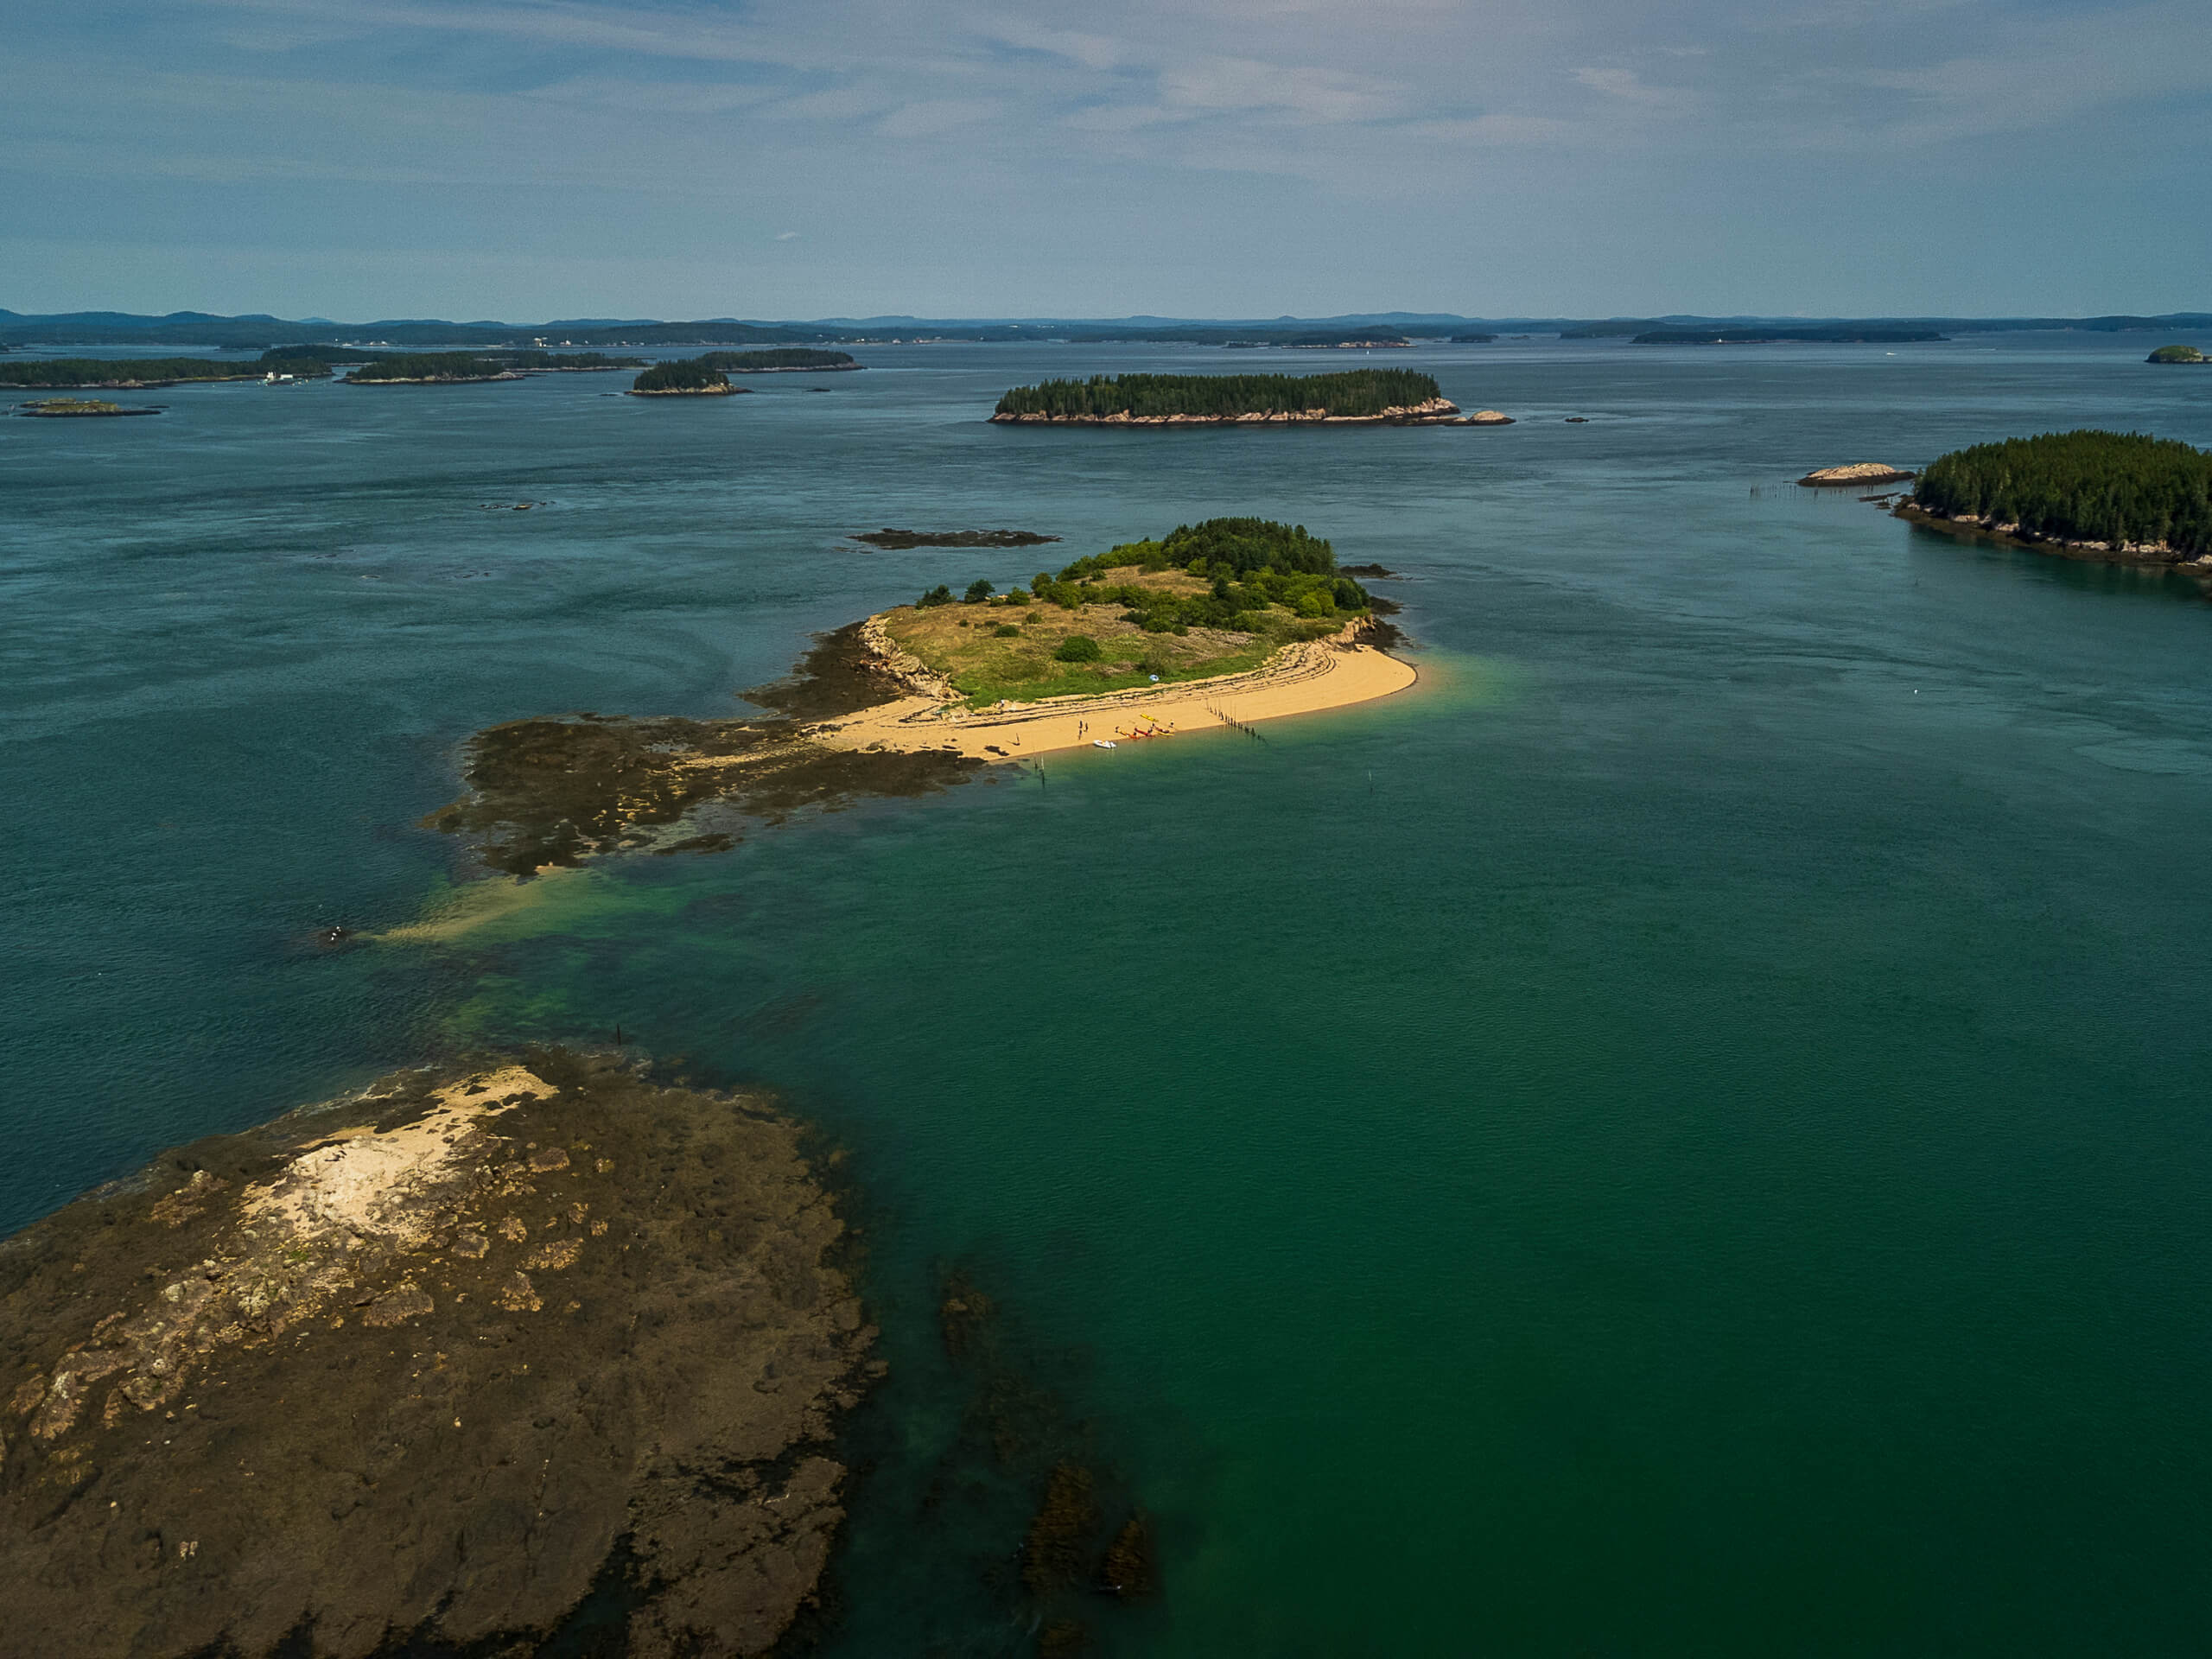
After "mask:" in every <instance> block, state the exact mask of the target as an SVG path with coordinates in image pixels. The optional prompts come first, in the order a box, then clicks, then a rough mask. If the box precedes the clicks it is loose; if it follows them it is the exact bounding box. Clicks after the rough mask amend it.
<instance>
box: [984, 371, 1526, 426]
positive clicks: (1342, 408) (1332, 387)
mask: <svg viewBox="0 0 2212 1659" xmlns="http://www.w3.org/2000/svg"><path fill="white" fill-rule="evenodd" d="M991 419H992V420H993V421H995V422H999V423H1012V424H1017V425H1049V426H1235V425H1255V426H1321V425H1331V426H1336V425H1344V424H1349V423H1363V424H1366V425H1372V426H1510V425H1511V424H1512V421H1511V419H1510V417H1509V416H1504V415H1501V414H1499V413H1498V412H1497V410H1492V409H1485V410H1478V412H1476V413H1475V414H1473V415H1463V414H1461V413H1460V412H1459V405H1458V404H1455V403H1452V402H1451V401H1450V400H1449V399H1447V398H1446V397H1445V396H1444V395H1443V393H1442V392H1441V391H1439V390H1438V387H1437V385H1436V382H1435V380H1434V379H1433V378H1431V377H1430V376H1428V375H1426V374H1417V373H1415V372H1413V371H1411V370H1409V369H1353V370H1351V371H1350V372H1346V373H1343V374H1308V375H1294V374H1124V375H1114V376H1109V375H1103V374H1102V375H1095V376H1093V377H1092V378H1090V379H1089V380H1047V381H1046V382H1044V383H1043V384H1042V385H1034V386H1016V387H1015V388H1014V390H1012V391H1008V392H1007V394H1006V395H1005V396H1004V397H1001V398H1000V399H999V404H998V408H997V410H995V411H994V412H993V414H992V416H991Z"/></svg>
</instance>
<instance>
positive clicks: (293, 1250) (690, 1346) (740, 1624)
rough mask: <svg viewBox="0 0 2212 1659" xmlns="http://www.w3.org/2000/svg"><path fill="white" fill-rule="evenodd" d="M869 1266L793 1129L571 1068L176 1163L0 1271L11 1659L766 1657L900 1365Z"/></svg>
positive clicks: (492, 1072) (500, 1066)
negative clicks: (865, 1283) (838, 1435)
mask: <svg viewBox="0 0 2212 1659" xmlns="http://www.w3.org/2000/svg"><path fill="white" fill-rule="evenodd" d="M848 1237H849V1235H848V1230H847V1229H846V1227H845V1224H844V1223H843V1222H842V1220H841V1219H840V1217H839V1216H838V1214H837V1211H836V1205H835V1204H834V1203H833V1202H832V1200H831V1198H830V1196H829V1193H828V1192H826V1190H825V1189H824V1187H823V1183H822V1181H821V1179H819V1176H818V1174H817V1171H816V1169H815V1167H814V1166H813V1165H812V1163H811V1162H810V1160H809V1158H808V1157H807V1155H806V1154H805V1151H804V1143H803V1135H802V1130H801V1128H800V1126H799V1125H798V1124H797V1123H795V1122H792V1121H791V1120H790V1119H788V1118H786V1117H785V1116H783V1115H781V1114H780V1113H779V1111H777V1110H776V1109H775V1108H774V1107H773V1106H772V1104H771V1103H768V1102H766V1101H765V1100H763V1099H760V1098H758V1097H753V1096H737V1095H729V1094H721V1093H715V1092H711V1091H707V1090H696V1089H690V1088H685V1087H680V1086H667V1085H663V1084H657V1083H654V1082H652V1081H651V1080H649V1079H648V1078H647V1077H645V1075H644V1074H643V1073H642V1072H641V1071H639V1069H638V1068H637V1067H635V1066H632V1065H626V1064H622V1063H620V1062H618V1061H617V1060H615V1059H613V1058H607V1057H597V1058H594V1057H587V1056H578V1055H574V1054H569V1053H563V1052H559V1051H551V1052H543V1053H538V1054H534V1055H531V1056H530V1057H528V1058H526V1060H524V1061H522V1062H515V1061H505V1062H500V1061H493V1062H488V1063H486V1064H483V1065H478V1066H475V1067H474V1068H470V1069H467V1070H454V1071H447V1072H445V1073H443V1074H438V1073H432V1072H410V1073H402V1074H400V1075H398V1076H397V1077H391V1078H387V1079H385V1081H384V1082H382V1083H380V1084H377V1085H375V1086H373V1087H372V1088H371V1089H369V1090H365V1091H363V1092H362V1093H360V1094H359V1095H356V1096H349V1097H347V1098H346V1099H343V1100H340V1101H336V1102H333V1103H327V1104H325V1105H321V1106H318V1107H315V1108H311V1109H303V1110H302V1111H298V1112H295V1113H292V1114H289V1115H288V1116H284V1117H282V1118H279V1119H277V1121H275V1122H272V1123H270V1124H268V1125H266V1126H265V1127H264V1128H259V1129H254V1130H250V1131H247V1132H246V1133H245V1134H242V1135H221V1136H213V1137H210V1138H209V1139H207V1140H205V1141H197V1142H194V1144H193V1145H191V1146H189V1147H181V1148H179V1149H178V1150H176V1151H175V1152H172V1153H169V1154H164V1155H163V1156H162V1158H160V1159H158V1160H156V1161H155V1163H154V1164H152V1165H151V1166H149V1167H148V1168H147V1169H146V1170H145V1171H143V1172H142V1173H141V1174H139V1175H138V1176H137V1177H134V1178H132V1179H130V1180H128V1181H124V1182H119V1183H117V1184H115V1185H112V1186H110V1187H106V1188H103V1189H100V1190H99V1191H98V1192H93V1193H92V1194H89V1195H87V1196H86V1198H81V1199H79V1201H78V1202H77V1203H75V1204H73V1205H69V1206H68V1207H67V1208H66V1209H63V1210H61V1211H58V1212H57V1213H56V1214H54V1215H53V1216H50V1217H48V1218H47V1219H45V1220H44V1221H41V1222H39V1223H37V1224H34V1225H33V1226H31V1227H29V1228H28V1229H26V1230H24V1231H22V1233H19V1234H17V1235H16V1236H15V1237H13V1238H11V1239H10V1240H8V1241H6V1242H5V1243H4V1245H0V1368H4V1369H0V1399H4V1401H5V1405H4V1408H0V1459H3V1460H0V1567H4V1569H5V1573H6V1578H7V1582H8V1584H9V1586H10V1589H9V1619H10V1645H11V1647H15V1648H16V1649H17V1650H20V1651H23V1652H27V1653H31V1652H36V1653H51V1654H61V1653H86V1654H92V1653H100V1654H124V1653H129V1654H132V1655H137V1656H143V1659H188V1656H197V1655H201V1654H207V1653H213V1652H218V1651H219V1652H224V1653H228V1654H233V1655H236V1656H240V1659H261V1656H264V1655H269V1654H273V1653H276V1652H278V1651H283V1652H292V1651H295V1650H296V1651H300V1652H305V1651H308V1650H309V1648H310V1646H311V1649H312V1651H313V1652H314V1653H315V1654H316V1655H318V1656H323V1659H368V1656H370V1655H372V1654H376V1653H381V1652H387V1651H397V1650H403V1649H404V1650H405V1651H409V1652H426V1651H446V1652H450V1651H461V1650H466V1651H468V1652H472V1653H474V1652H486V1653H489V1652H492V1651H495V1650H496V1651H498V1652H500V1653H514V1654H522V1653H531V1652H537V1651H540V1650H542V1649H543V1647H544V1644H545V1643H546V1641H547V1639H548V1638H549V1637H556V1636H557V1633H558V1632H560V1631H561V1630H563V1626H564V1625H566V1624H569V1623H570V1622H571V1621H573V1620H575V1619H577V1618H580V1617H582V1615H580V1614H579V1611H578V1610H579V1609H581V1608H585V1607H586V1604H587V1603H588V1604H590V1605H589V1608H588V1615H589V1617H590V1618H591V1619H592V1620H593V1621H594V1624H597V1625H599V1626H601V1627H604V1626H606V1625H607V1624H610V1623H611V1624H614V1625H616V1626H619V1627H620V1628H622V1629H623V1630H626V1649H625V1650H626V1652H627V1653H628V1654H630V1655H632V1656H634V1659H661V1656H674V1655H677V1654H683V1655H700V1656H720V1655H736V1654H751V1653H759V1652H761V1651H763V1650H765V1649H767V1648H768V1647H770V1646H771V1645H772V1643H774V1642H775V1641H776V1639H777V1638H778V1637H779V1635H780V1634H781V1633H782V1632H783V1631H784V1630H785V1629H786V1628H787V1627H788V1626H789V1625H790V1624H791V1620H792V1619H793V1618H794V1617H795V1616H796V1615H797V1614H798V1612H799V1611H800V1609H801V1608H802V1606H803V1605H804V1604H805V1603H806V1602H807V1601H808V1599H809V1598H810V1596H811V1595H812V1594H813V1592H814V1588H815V1585H816V1582H817V1578H818V1576H819V1574H820V1573H821V1572H822V1569H823V1565H824V1563H825V1561H826V1560H827V1558H828V1554H829V1548H830V1544H831V1541H832V1539H833V1537H834V1535H835V1534H836V1529H837V1528H838V1525H839V1523H840V1522H841V1520H842V1507H841V1499H840V1492H841V1490H842V1483H843V1481H844V1478H845V1470H844V1468H843V1466H842V1464H841V1463H840V1462H839V1461H838V1459H837V1458H836V1454H835V1446H834V1443H833V1440H832V1436H833V1434H834V1433H835V1432H836V1424H837V1421H838V1420H839V1417H840V1415H841V1414H842V1413H843V1412H845V1411H846V1410H848V1409H849V1408H851V1407H852V1406H853V1405H855V1403H857V1402H858V1401H859V1399H860V1398H861V1394H862V1392H863V1391H864V1390H865V1389H866V1388H867V1387H868V1385H869V1383H871V1382H872V1381H873V1379H874V1376H877V1375H880V1372H881V1370H882V1367H881V1366H880V1363H874V1362H872V1361H871V1360H869V1358H868V1350H869V1348H870V1346H871V1344H872V1343H873V1341H874V1331H873V1330H872V1329H871V1328H870V1327H869V1326H868V1325H867V1324H866V1323H865V1321H864V1319H863V1318H862V1314H861V1307H860V1305H859V1302H858V1300H857V1299H856V1298H855V1294H854V1292H853V1287H852V1285H851V1282H850V1281H849V1277H848V1274H846V1272H845V1271H844V1269H843V1268H842V1266H841V1265H840V1259H841V1256H842V1254H843V1252H844V1251H845V1250H846V1249H847V1241H848ZM564 1650H565V1649H564Z"/></svg>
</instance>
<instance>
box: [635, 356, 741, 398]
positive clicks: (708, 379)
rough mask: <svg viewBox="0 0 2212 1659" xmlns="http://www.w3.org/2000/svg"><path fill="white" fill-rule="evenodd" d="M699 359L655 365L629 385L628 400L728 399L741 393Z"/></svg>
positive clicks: (739, 389) (702, 359)
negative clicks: (643, 398)
mask: <svg viewBox="0 0 2212 1659" xmlns="http://www.w3.org/2000/svg"><path fill="white" fill-rule="evenodd" d="M745 390H746V388H745V387H743V386H733V385H730V383H729V380H728V377H727V376H726V375H724V374H723V373H722V372H721V370H720V369H718V368H716V367H715V366H714V365H712V364H711V363H709V362H708V360H707V359H705V358H703V357H687V358H678V359H674V360H672V361H670V362H667V363H656V364H654V365H652V367H651V368H649V369H647V370H646V371H645V372H644V373H643V374H641V375H639V377H638V378H636V379H635V380H633V381H632V382H631V383H630V395H631V396H632V397H729V396H731V395H732V394H733V393H735V392H741V391H745Z"/></svg>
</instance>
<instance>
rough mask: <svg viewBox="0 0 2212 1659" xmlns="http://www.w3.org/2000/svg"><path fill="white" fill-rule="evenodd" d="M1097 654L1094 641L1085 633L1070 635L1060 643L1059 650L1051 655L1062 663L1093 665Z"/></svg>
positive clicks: (1096, 645)
mask: <svg viewBox="0 0 2212 1659" xmlns="http://www.w3.org/2000/svg"><path fill="white" fill-rule="evenodd" d="M1099 654H1100V653H1099V650H1098V642H1097V641H1096V639H1092V638H1091V637H1090V635H1089V634H1087V633H1071V634H1070V635H1068V637H1067V638H1066V639H1063V640H1061V641H1060V648H1059V649H1058V651H1056V652H1053V653H1052V658H1053V660H1054V661H1056V662H1062V663H1095V662H1096V661H1097V660H1098V658H1099Z"/></svg>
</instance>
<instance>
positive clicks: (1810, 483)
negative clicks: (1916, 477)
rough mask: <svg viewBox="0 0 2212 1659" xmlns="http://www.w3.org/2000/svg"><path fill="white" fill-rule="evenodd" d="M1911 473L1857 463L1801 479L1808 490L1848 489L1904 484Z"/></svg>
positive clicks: (1874, 463) (1824, 469) (1882, 465)
mask: <svg viewBox="0 0 2212 1659" xmlns="http://www.w3.org/2000/svg"><path fill="white" fill-rule="evenodd" d="M1911 477H1912V474H1910V473H1908V472H1905V471H1904V470H1902V469H1901V468H1898V467H1891V466H1886V465H1885V464H1884V463H1883V462H1881V461H1853V462H1852V463H1851V465H1849V466H1848V467H1820V468H1818V469H1817V470H1816V471H1814V472H1809V473H1808V474H1805V476H1804V477H1802V478H1801V479H1799V480H1797V481H1798V483H1799V484H1801V485H1802V486H1805V487H1806V488H1808V489H1815V490H1819V489H1846V488H1852V487H1855V486H1859V485H1863V484H1903V483H1905V482H1907V481H1908V480H1910V479H1911Z"/></svg>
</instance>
